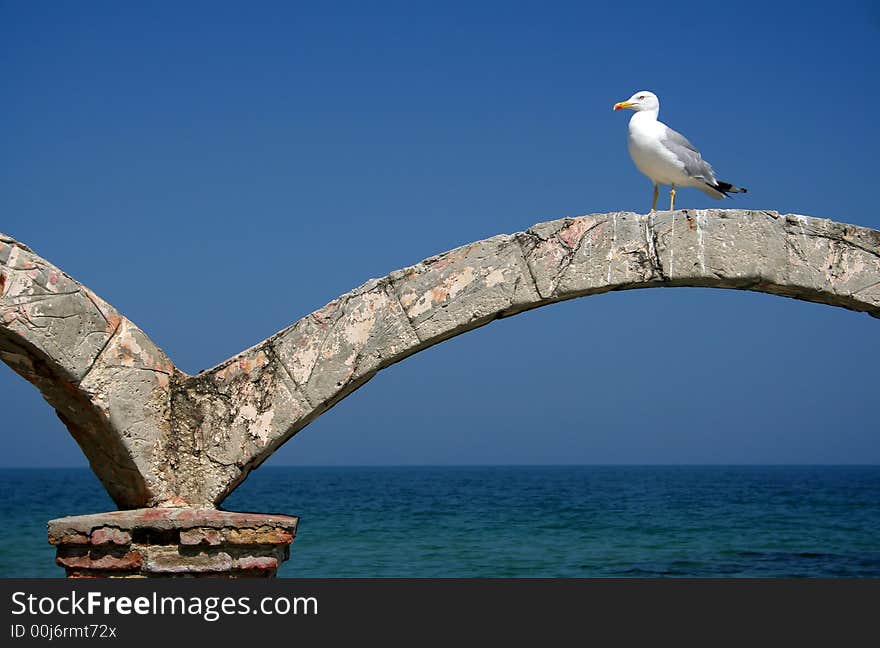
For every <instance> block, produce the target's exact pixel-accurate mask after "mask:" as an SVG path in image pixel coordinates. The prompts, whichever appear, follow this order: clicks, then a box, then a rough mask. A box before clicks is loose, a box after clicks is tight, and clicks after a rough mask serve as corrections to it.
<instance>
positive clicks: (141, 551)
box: [49, 508, 299, 578]
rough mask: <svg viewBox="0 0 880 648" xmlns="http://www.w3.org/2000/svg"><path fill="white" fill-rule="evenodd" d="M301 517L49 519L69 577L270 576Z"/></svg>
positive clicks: (206, 512)
mask: <svg viewBox="0 0 880 648" xmlns="http://www.w3.org/2000/svg"><path fill="white" fill-rule="evenodd" d="M298 522H299V518H296V517H290V516H287V515H263V514H260V513H231V512H227V511H219V510H216V509H191V508H150V509H134V510H130V511H112V512H110V513H95V514H92V515H79V516H75V517H63V518H58V519H57V520H51V521H50V522H49V543H50V544H53V545H55V546H56V547H57V555H56V558H55V562H56V563H57V564H58V565H59V566H60V567H64V569H65V570H67V576H68V578H157V577H158V578H162V577H165V578H167V577H181V576H187V577H204V576H213V577H221V578H230V577H231V578H238V577H248V576H251V577H254V576H255V577H269V578H271V577H273V576H275V572H276V571H277V570H278V565H279V564H281V563H282V562H284V561H285V560H287V558H288V557H289V556H290V543H291V542H293V538H294V536H295V535H296V525H297V523H298Z"/></svg>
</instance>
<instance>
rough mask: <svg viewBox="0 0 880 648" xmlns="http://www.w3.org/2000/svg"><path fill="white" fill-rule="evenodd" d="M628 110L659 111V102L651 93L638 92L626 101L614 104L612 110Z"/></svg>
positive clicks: (645, 91)
mask: <svg viewBox="0 0 880 648" xmlns="http://www.w3.org/2000/svg"><path fill="white" fill-rule="evenodd" d="M624 108H629V109H630V110H634V111H635V112H639V111H640V110H657V111H659V110H660V100H659V99H658V98H657V95H655V94H654V93H653V92H648V91H647V90H640V91H639V92H637V93H635V94H634V95H633V96H632V97H630V98H629V99H627V100H626V101H620V102H618V103H616V104H614V110H622V109H624Z"/></svg>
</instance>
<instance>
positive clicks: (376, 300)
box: [0, 210, 880, 508]
mask: <svg viewBox="0 0 880 648" xmlns="http://www.w3.org/2000/svg"><path fill="white" fill-rule="evenodd" d="M0 264H2V265H0V357H2V358H3V360H4V361H5V362H7V364H9V365H10V366H12V367H13V369H15V370H16V371H18V373H20V374H21V375H22V376H24V377H25V378H26V379H28V380H30V381H31V382H33V383H34V384H35V385H36V386H37V387H38V388H39V389H40V391H41V392H42V393H43V395H44V397H45V398H46V400H47V401H49V403H50V404H51V405H52V406H53V407H55V409H56V410H57V411H58V412H59V416H61V418H62V420H63V421H64V422H65V424H66V425H67V427H68V429H70V431H71V433H72V434H73V436H74V437H75V438H76V439H77V441H78V442H79V443H80V446H81V447H82V448H83V450H84V452H85V453H86V455H87V456H88V457H89V460H90V462H91V465H92V468H93V470H95V472H96V473H98V475H99V477H100V478H101V479H102V481H103V483H104V484H105V486H106V487H107V489H108V491H109V492H110V494H111V495H112V496H113V498H114V500H115V501H116V502H117V504H118V505H119V506H120V507H129V508H130V507H137V506H157V505H165V506H177V505H191V506H205V505H208V506H213V505H217V504H219V503H220V502H221V501H222V500H223V498H224V497H226V495H228V494H229V493H230V492H231V491H232V490H233V489H234V488H235V487H236V486H237V485H238V484H240V483H241V481H243V480H244V478H245V477H246V476H247V474H248V472H249V471H250V470H251V469H253V468H254V467H256V466H257V465H259V464H260V463H262V462H263V461H264V460H265V459H266V458H267V457H269V456H270V455H271V454H272V452H274V450H275V449H277V448H278V447H279V446H280V445H281V444H282V443H284V442H285V441H286V440H288V439H289V438H291V437H292V436H293V435H294V434H296V432H298V431H299V430H301V429H302V428H303V427H305V426H306V425H308V424H309V423H310V422H311V421H313V420H315V419H316V418H317V417H318V416H320V415H321V414H322V413H324V412H325V411H327V410H328V409H330V408H331V407H332V406H333V405H335V404H336V403H338V402H339V401H340V400H342V399H343V398H345V397H346V396H348V395H349V394H351V393H352V392H353V391H355V390H356V389H357V388H359V387H360V386H362V385H363V384H364V383H366V382H367V381H368V380H369V379H370V378H372V377H373V376H374V375H375V374H376V373H377V372H378V371H380V370H381V369H384V368H385V367H388V366H390V365H392V364H394V363H396V362H399V361H400V360H402V359H404V358H406V357H408V356H409V355H412V354H413V353H417V352H418V351H420V350H422V349H425V348H427V347H429V346H432V345H434V344H437V343H439V342H442V341H443V340H446V339H449V338H451V337H453V336H456V335H459V334H461V333H464V332H466V331H469V330H472V329H474V328H477V327H480V326H483V325H485V324H488V323H489V322H491V321H493V320H495V319H498V318H502V317H508V316H510V315H515V314H517V313H520V312H523V311H526V310H529V309H532V308H537V307H540V306H545V305H547V304H551V303H555V302H559V301H564V300H567V299H573V298H576V297H584V296H588V295H594V294H599V293H604V292H608V291H612V290H625V289H634V288H648V287H663V286H666V287H672V286H699V287H713V288H732V289H740V290H752V291H758V292H765V293H770V294H774V295H781V296H785V297H792V298H796V299H801V300H806V301H813V302H819V303H824V304H829V305H832V306H838V307H842V308H847V309H850V310H854V311H862V312H866V313H868V314H870V315H873V316H874V317H880V232H878V231H876V230H871V229H867V228H863V227H857V226H853V225H846V224H842V223H837V222H834V221H829V220H824V219H817V218H810V217H806V216H798V215H779V214H777V213H775V212H766V211H740V210H701V211H690V210H683V211H677V212H658V213H656V214H649V215H640V214H634V213H630V212H616V213H610V214H594V215H589V216H581V217H576V218H564V219H561V220H557V221H552V222H549V223H541V224H538V225H535V226H534V227H532V228H530V229H528V230H527V231H525V232H519V233H516V234H511V235H500V236H495V237H492V238H489V239H485V240H483V241H478V242H476V243H472V244H469V245H465V246H462V247H460V248H456V249H454V250H451V251H449V252H446V253H444V254H440V255H438V256H434V257H430V258H428V259H425V260H424V261H422V262H420V263H417V264H416V265H413V266H410V267H408V268H404V269H402V270H397V271H395V272H392V273H391V274H389V275H387V276H386V277H383V278H381V279H372V280H370V281H368V282H367V283H365V284H363V285H362V286H360V287H359V288H356V289H355V290H353V291H351V292H349V293H346V294H345V295H342V296H341V297H339V298H337V299H335V300H334V301H332V302H330V303H329V304H327V305H326V306H324V307H323V308H321V309H319V310H317V311H315V312H313V313H311V314H310V315H307V316H306V317H303V318H302V319H300V320H299V321H297V322H296V323H294V324H293V325H291V326H290V327H288V328H286V329H284V330H282V331H279V332H278V333H276V334H275V335H273V336H272V337H270V338H268V339H267V340H264V341H263V342H261V343H259V344H257V345H256V346H254V347H251V348H250V349H247V350H246V351H243V352H242V353H240V354H239V355H237V356H235V357H233V358H230V359H229V360H227V361H225V362H223V363H221V364H220V365H218V366H217V367H214V368H213V369H209V370H207V371H203V372H201V373H199V374H198V375H195V376H188V375H186V374H184V373H183V372H181V371H179V370H177V369H175V368H174V366H173V365H172V364H171V362H170V361H169V360H168V359H167V358H166V357H165V355H164V354H163V353H162V351H161V350H160V349H159V348H158V347H157V346H156V345H155V344H153V343H152V342H151V341H150V340H149V339H148V338H147V337H146V336H145V335H144V334H143V333H142V332H141V331H140V330H139V329H137V327H135V326H134V325H133V324H132V323H131V322H129V321H128V320H126V319H125V318H123V317H121V316H119V315H118V314H117V313H116V312H115V311H114V310H113V309H112V307H110V306H109V305H107V304H106V303H105V302H103V301H101V300H100V299H98V298H97V297H95V296H94V295H93V294H92V293H91V292H90V291H88V289H86V288H85V287H83V286H81V285H79V284H77V283H76V282H75V281H73V280H72V279H70V278H69V277H67V276H66V275H63V273H61V272H60V271H59V270H57V268H54V266H51V264H49V263H48V262H46V261H45V260H43V259H40V258H39V257H37V256H36V255H35V254H33V252H31V251H30V250H29V249H28V248H26V247H25V246H23V245H21V244H19V243H17V242H15V241H13V240H11V239H9V238H7V237H2V236H0ZM53 277H54V279H53Z"/></svg>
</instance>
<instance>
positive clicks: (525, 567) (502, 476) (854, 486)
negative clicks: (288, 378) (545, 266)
mask: <svg viewBox="0 0 880 648" xmlns="http://www.w3.org/2000/svg"><path fill="white" fill-rule="evenodd" d="M112 508H113V506H112V504H111V502H110V500H109V498H108V497H107V496H106V495H105V494H104V492H103V490H102V489H101V486H100V484H99V483H98V482H97V480H96V479H95V478H94V477H93V476H92V474H91V473H90V472H88V471H86V470H70V469H67V470H2V471H0V516H2V521H3V524H2V527H0V536H2V537H0V576H3V577H13V576H32V577H51V576H56V577H57V576H60V575H61V570H60V569H59V568H57V567H55V566H54V562H53V559H54V550H53V549H52V548H51V547H49V546H48V545H47V544H46V521H47V520H49V519H50V518H53V517H60V516H63V515H78V514H83V513H95V512H100V511H105V510H112ZM224 508H227V509H229V510H239V511H258V512H266V513H287V514H292V515H299V516H300V518H301V522H300V527H299V531H298V534H297V537H296V540H295V542H294V544H293V546H292V551H291V559H290V561H288V562H287V563H285V565H284V566H283V567H282V569H281V571H280V572H279V575H280V576H287V577H298V576H301V577H354V576H357V577H371V576H376V577H452V576H457V577H459V576H460V577H481V576H485V577H489V576H500V577H505V576H520V577H537V576H542V577H554V576H560V577H575V576H577V577H621V576H622V577H628V576H646V577H653V576H669V577H684V576H691V577H710V576H721V577H728V576H729V577H748V576H758V577H786V576H795V577H798V576H800V577H831V576H844V577H864V576H872V577H880V467H878V466H873V467H852V466H845V467H844V466H726V467H725V466H674V467H673V466H669V467H657V466H645V467H634V466H601V467H597V466H575V467H569V466H566V467H561V466H560V467H545V466H540V467H418V468H409V467H375V468H374V467H370V468H262V469H260V470H259V471H257V472H256V473H254V474H253V475H252V476H251V477H250V478H249V479H248V481H247V482H245V484H244V485H242V486H241V488H239V490H237V491H236V492H235V493H233V495H232V496H231V497H230V498H229V499H228V500H227V501H226V502H225V503H224Z"/></svg>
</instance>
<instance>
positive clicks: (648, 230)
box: [645, 212, 669, 281]
mask: <svg viewBox="0 0 880 648" xmlns="http://www.w3.org/2000/svg"><path fill="white" fill-rule="evenodd" d="M645 241H646V242H647V244H648V256H649V258H650V261H651V264H652V265H653V266H654V270H655V271H656V273H657V274H658V275H660V280H661V281H669V277H668V276H667V275H666V271H665V270H664V269H663V262H662V261H661V260H660V254H659V253H658V252H657V246H658V245H659V239H658V238H657V229H656V228H655V227H654V214H653V212H652V213H651V214H648V216H647V218H646V219H645Z"/></svg>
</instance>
